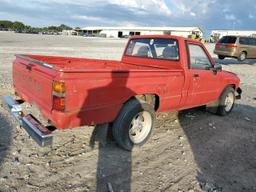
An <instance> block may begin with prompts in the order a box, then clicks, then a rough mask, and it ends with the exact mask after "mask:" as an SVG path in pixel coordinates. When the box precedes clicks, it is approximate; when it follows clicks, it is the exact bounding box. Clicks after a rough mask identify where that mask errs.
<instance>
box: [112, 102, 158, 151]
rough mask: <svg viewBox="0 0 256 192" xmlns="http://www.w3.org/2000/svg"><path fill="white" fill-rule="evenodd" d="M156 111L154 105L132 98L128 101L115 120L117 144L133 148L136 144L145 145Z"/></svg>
mask: <svg viewBox="0 0 256 192" xmlns="http://www.w3.org/2000/svg"><path fill="white" fill-rule="evenodd" d="M154 121H155V111H154V108H153V106H152V105H150V104H148V103H146V102H144V101H140V100H137V99H132V100H130V101H128V102H127V103H126V104H125V105H124V107H123V108H122V110H121V112H120V113H119V115H118V117H117V119H116V120H115V121H114V122H113V130H112V131H113V136H114V139H115V140H116V142H117V144H118V145H119V146H120V147H122V148H124V149H126V150H129V151H130V150H132V148H133V147H134V146H140V145H143V144H144V143H145V142H146V141H147V140H148V138H149V137H150V134H151V132H152V129H153V126H154Z"/></svg>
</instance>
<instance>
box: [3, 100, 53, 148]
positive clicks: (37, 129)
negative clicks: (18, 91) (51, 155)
mask: <svg viewBox="0 0 256 192" xmlns="http://www.w3.org/2000/svg"><path fill="white" fill-rule="evenodd" d="M2 100H3V104H4V106H5V107H6V108H7V109H8V110H9V111H10V113H11V114H12V115H13V117H14V118H15V120H16V121H17V122H18V124H19V125H20V126H22V127H23V128H24V129H25V130H26V131H27V133H28V134H29V135H30V136H31V138H33V139H34V141H36V142H37V144H39V145H40V146H41V147H44V146H48V145H52V142H53V134H52V131H50V130H49V129H47V128H46V127H45V126H43V125H42V124H41V123H40V122H39V121H38V120H37V119H36V118H35V117H33V115H31V114H27V115H26V114H24V113H23V111H22V107H21V105H20V104H19V103H18V102H17V101H16V100H14V99H13V98H12V97H10V96H3V97H2Z"/></svg>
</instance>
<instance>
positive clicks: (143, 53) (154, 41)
mask: <svg viewBox="0 0 256 192" xmlns="http://www.w3.org/2000/svg"><path fill="white" fill-rule="evenodd" d="M125 54H126V55H128V56H134V57H143V58H152V59H166V60H178V59H179V50H178V42H177V40H176V39H165V38H143V39H141V38H140V39H132V40H130V42H129V44H128V47H127V49H126V51H125Z"/></svg>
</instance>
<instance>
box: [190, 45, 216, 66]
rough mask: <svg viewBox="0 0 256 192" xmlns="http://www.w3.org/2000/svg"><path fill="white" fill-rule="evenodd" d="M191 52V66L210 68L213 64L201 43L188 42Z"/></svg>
mask: <svg viewBox="0 0 256 192" xmlns="http://www.w3.org/2000/svg"><path fill="white" fill-rule="evenodd" d="M188 48H189V54H190V68H191V69H202V70H208V69H209V68H211V67H212V64H211V62H210V60H209V58H208V56H207V55H206V53H205V51H204V50H203V48H202V47H200V46H199V45H193V44H188Z"/></svg>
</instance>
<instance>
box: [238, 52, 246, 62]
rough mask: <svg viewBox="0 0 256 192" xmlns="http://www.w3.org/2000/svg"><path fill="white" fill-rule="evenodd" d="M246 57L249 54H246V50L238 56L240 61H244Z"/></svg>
mask: <svg viewBox="0 0 256 192" xmlns="http://www.w3.org/2000/svg"><path fill="white" fill-rule="evenodd" d="M246 57H247V54H246V52H245V51H243V52H241V53H240V55H239V57H238V60H239V61H244V60H245V59H246Z"/></svg>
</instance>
